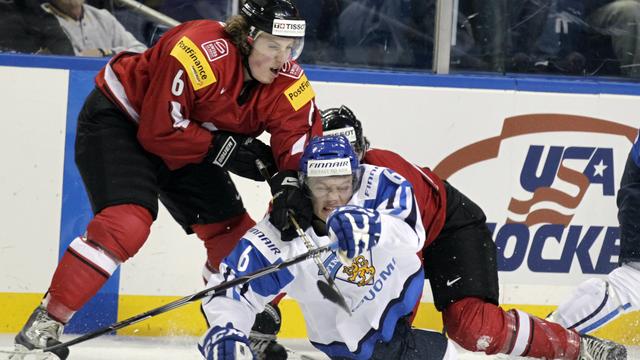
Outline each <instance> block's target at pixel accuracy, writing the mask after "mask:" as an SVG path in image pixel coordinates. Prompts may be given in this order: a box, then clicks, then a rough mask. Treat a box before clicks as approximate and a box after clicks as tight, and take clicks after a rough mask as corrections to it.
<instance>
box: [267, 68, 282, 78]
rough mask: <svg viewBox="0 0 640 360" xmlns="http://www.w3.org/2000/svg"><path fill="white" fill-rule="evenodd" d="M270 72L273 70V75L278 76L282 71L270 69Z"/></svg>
mask: <svg viewBox="0 0 640 360" xmlns="http://www.w3.org/2000/svg"><path fill="white" fill-rule="evenodd" d="M269 70H271V73H272V74H273V75H275V76H278V74H279V73H280V69H277V68H269Z"/></svg>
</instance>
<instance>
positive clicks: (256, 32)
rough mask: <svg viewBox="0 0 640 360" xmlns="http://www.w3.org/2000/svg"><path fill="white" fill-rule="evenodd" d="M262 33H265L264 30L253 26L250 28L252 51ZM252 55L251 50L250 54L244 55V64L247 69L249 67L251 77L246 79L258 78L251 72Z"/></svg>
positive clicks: (248, 72) (248, 71)
mask: <svg viewBox="0 0 640 360" xmlns="http://www.w3.org/2000/svg"><path fill="white" fill-rule="evenodd" d="M262 33H263V31H262V30H258V29H256V28H255V27H253V26H251V27H250V28H249V44H250V45H251V51H253V42H254V41H256V39H257V38H258V36H260V35H261V34H262ZM250 55H251V52H249V55H247V56H243V57H242V65H243V66H244V68H245V69H247V74H249V79H245V81H249V80H255V79H256V77H255V76H253V73H252V72H251V67H250V66H249V56H250Z"/></svg>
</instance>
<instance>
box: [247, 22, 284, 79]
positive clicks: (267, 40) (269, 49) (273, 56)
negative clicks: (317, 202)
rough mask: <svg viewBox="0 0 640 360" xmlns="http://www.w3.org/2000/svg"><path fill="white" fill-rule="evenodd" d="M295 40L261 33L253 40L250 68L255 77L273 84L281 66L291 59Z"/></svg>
mask: <svg viewBox="0 0 640 360" xmlns="http://www.w3.org/2000/svg"><path fill="white" fill-rule="evenodd" d="M294 41H295V40H293V39H289V38H283V37H279V36H273V35H271V34H268V33H261V34H260V36H258V37H257V38H256V39H255V41H254V42H253V50H252V51H251V54H250V55H249V68H250V69H251V74H252V75H253V77H254V79H256V80H257V81H259V82H261V83H263V84H271V83H272V82H273V80H275V78H276V77H277V76H278V74H279V72H280V68H282V66H283V65H284V64H285V63H286V62H287V61H289V60H291V52H292V51H293V46H294Z"/></svg>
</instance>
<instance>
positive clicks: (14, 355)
mask: <svg viewBox="0 0 640 360" xmlns="http://www.w3.org/2000/svg"><path fill="white" fill-rule="evenodd" d="M0 360H60V358H59V357H57V356H56V355H55V354H52V353H50V352H46V353H45V352H42V351H40V350H16V349H0Z"/></svg>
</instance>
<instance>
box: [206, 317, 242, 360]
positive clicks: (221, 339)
mask: <svg viewBox="0 0 640 360" xmlns="http://www.w3.org/2000/svg"><path fill="white" fill-rule="evenodd" d="M198 350H200V353H201V354H202V356H204V358H205V359H207V360H214V359H217V360H222V359H224V360H245V359H247V360H252V359H253V356H254V355H253V352H251V348H250V347H249V339H247V336H246V335H245V334H244V333H242V331H240V330H238V329H236V328H234V327H233V325H231V323H227V326H225V327H220V326H214V327H212V328H211V329H209V331H207V333H206V334H204V336H203V337H202V339H200V342H199V343H198Z"/></svg>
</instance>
